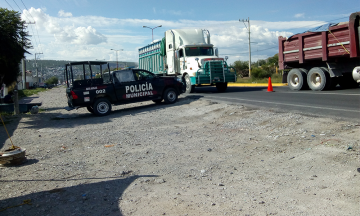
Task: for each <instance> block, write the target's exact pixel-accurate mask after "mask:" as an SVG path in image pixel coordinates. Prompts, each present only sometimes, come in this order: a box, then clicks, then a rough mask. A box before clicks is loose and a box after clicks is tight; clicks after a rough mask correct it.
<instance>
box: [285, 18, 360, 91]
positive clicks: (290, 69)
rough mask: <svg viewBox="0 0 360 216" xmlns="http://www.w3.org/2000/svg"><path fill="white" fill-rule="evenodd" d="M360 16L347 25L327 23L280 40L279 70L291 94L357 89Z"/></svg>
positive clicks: (358, 78) (359, 62) (359, 79)
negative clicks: (335, 88)
mask: <svg viewBox="0 0 360 216" xmlns="http://www.w3.org/2000/svg"><path fill="white" fill-rule="evenodd" d="M359 20H360V12H356V13H352V14H351V15H350V17H349V21H348V22H342V23H336V24H333V23H330V24H326V25H323V26H319V27H316V28H313V29H310V30H308V31H306V32H304V33H300V34H296V35H293V36H291V37H289V38H286V37H282V36H280V37H279V38H278V40H279V69H281V70H284V71H285V73H284V74H285V75H287V83H288V86H289V88H290V89H292V90H302V89H307V88H310V89H312V90H314V91H322V90H327V89H332V88H334V87H335V86H337V85H338V84H339V85H340V86H341V87H342V88H349V87H358V86H359V82H360V24H359Z"/></svg>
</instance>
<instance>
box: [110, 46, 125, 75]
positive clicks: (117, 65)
mask: <svg viewBox="0 0 360 216" xmlns="http://www.w3.org/2000/svg"><path fill="white" fill-rule="evenodd" d="M110 50H114V51H115V52H116V70H118V68H119V63H118V51H123V49H119V50H116V49H110Z"/></svg>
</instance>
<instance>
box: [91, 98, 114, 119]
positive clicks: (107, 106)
mask: <svg viewBox="0 0 360 216" xmlns="http://www.w3.org/2000/svg"><path fill="white" fill-rule="evenodd" d="M93 109H94V114H95V115H97V116H104V115H108V114H109V113H110V112H111V103H110V101H109V100H108V99H106V98H99V99H97V100H96V101H95V103H94V106H93Z"/></svg>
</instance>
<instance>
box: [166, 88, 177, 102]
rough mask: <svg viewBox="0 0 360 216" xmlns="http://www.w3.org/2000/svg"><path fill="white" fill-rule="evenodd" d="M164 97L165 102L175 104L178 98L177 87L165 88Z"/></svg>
mask: <svg viewBox="0 0 360 216" xmlns="http://www.w3.org/2000/svg"><path fill="white" fill-rule="evenodd" d="M163 98H164V101H165V103H167V104H173V103H175V102H176V100H177V98H178V94H177V92H176V90H175V89H173V88H168V89H166V90H165V92H164V96H163Z"/></svg>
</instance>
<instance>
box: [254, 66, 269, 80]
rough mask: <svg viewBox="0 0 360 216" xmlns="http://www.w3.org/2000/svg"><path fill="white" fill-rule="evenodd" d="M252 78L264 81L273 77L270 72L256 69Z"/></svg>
mask: <svg viewBox="0 0 360 216" xmlns="http://www.w3.org/2000/svg"><path fill="white" fill-rule="evenodd" d="M251 77H252V78H254V79H264V78H269V77H271V72H270V71H265V70H263V69H261V68H258V67H255V68H252V70H251Z"/></svg>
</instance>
